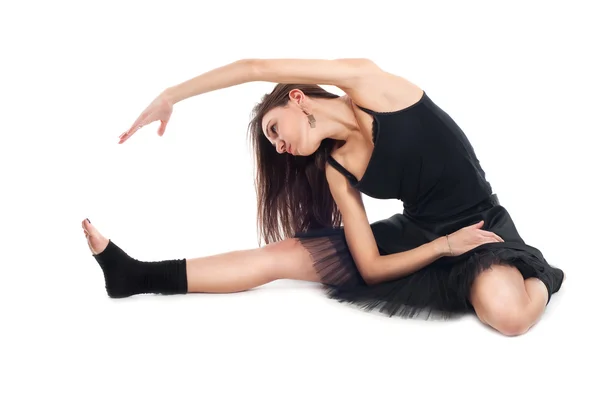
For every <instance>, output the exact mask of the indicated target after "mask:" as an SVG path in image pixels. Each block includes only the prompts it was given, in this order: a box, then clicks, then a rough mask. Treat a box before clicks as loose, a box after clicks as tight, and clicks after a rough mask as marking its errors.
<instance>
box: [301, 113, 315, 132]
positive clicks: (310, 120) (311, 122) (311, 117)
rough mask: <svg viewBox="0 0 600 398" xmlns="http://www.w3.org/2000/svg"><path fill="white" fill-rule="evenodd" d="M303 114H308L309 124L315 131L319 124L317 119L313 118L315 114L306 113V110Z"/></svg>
mask: <svg viewBox="0 0 600 398" xmlns="http://www.w3.org/2000/svg"><path fill="white" fill-rule="evenodd" d="M302 112H304V113H305V114H306V116H308V123H309V124H310V128H311V129H314V128H315V126H316V124H317V120H316V119H315V117H314V116H313V114H312V113H311V114H309V113H308V112H306V111H305V110H303V111H302Z"/></svg>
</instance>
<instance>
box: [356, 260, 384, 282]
mask: <svg viewBox="0 0 600 398" xmlns="http://www.w3.org/2000/svg"><path fill="white" fill-rule="evenodd" d="M378 258H380V256H379V257H375V258H374V259H371V260H368V261H362V265H361V266H359V271H360V276H361V277H362V279H363V280H364V281H365V283H366V284H367V285H368V286H372V285H376V284H378V283H380V282H383V280H382V275H381V269H380V267H379V265H378V264H379V263H378V261H377V260H378Z"/></svg>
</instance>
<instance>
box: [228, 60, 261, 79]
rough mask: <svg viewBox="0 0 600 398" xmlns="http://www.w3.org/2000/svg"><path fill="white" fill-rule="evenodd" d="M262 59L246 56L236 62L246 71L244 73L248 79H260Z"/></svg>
mask: <svg viewBox="0 0 600 398" xmlns="http://www.w3.org/2000/svg"><path fill="white" fill-rule="evenodd" d="M261 61H262V60H261V59H257V58H244V59H240V60H238V61H236V62H235V63H236V64H237V65H239V66H240V68H241V69H242V70H243V71H244V73H243V74H244V76H245V77H246V78H247V80H248V81H258V80H260V76H261V75H260V73H261Z"/></svg>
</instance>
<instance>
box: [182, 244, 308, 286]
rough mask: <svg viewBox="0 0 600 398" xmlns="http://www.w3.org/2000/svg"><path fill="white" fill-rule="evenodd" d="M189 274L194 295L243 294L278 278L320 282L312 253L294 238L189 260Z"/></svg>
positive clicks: (189, 282)
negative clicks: (195, 293)
mask: <svg viewBox="0 0 600 398" xmlns="http://www.w3.org/2000/svg"><path fill="white" fill-rule="evenodd" d="M187 275H188V291H189V292H190V293H191V292H206V293H209V292H210V293H232V292H240V291H244V290H248V289H251V288H254V287H256V286H260V285H264V284H266V283H269V282H272V281H274V280H277V279H295V280H305V281H312V282H318V281H319V278H318V276H317V273H316V271H315V270H314V269H313V267H312V260H311V259H310V256H309V254H308V252H306V250H304V249H303V248H302V247H301V246H300V244H299V242H298V240H297V239H293V238H290V239H285V240H282V241H280V242H276V243H271V244H269V245H266V246H263V247H261V248H257V249H248V250H237V251H233V252H229V253H222V254H216V255H213V256H208V257H200V258H194V259H188V260H187Z"/></svg>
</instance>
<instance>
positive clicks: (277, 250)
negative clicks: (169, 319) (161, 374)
mask: <svg viewBox="0 0 600 398" xmlns="http://www.w3.org/2000/svg"><path fill="white" fill-rule="evenodd" d="M82 227H83V231H84V234H85V236H86V239H87V243H88V246H89V248H90V250H91V252H92V253H93V254H98V253H101V252H102V251H103V250H105V249H106V247H107V245H108V238H106V237H104V236H103V235H102V234H101V233H100V232H99V231H98V230H97V229H96V228H95V227H94V226H93V225H92V224H90V223H88V222H87V220H84V221H83V222H82ZM186 273H187V284H188V293H234V292H240V291H244V290H248V289H252V288H254V287H257V286H260V285H264V284H266V283H269V282H272V281H274V280H277V279H295V280H304V281H311V282H319V281H320V279H319V277H318V275H317V273H316V271H315V269H314V268H313V262H312V259H311V257H310V254H309V253H308V251H306V250H305V249H304V248H303V247H302V245H301V244H300V242H299V240H298V239H294V238H289V239H284V240H282V241H280V242H275V243H271V244H269V245H266V246H263V247H260V248H257V249H247V250H236V251H232V252H228V253H221V254H215V255H212V256H207V257H199V258H192V259H186Z"/></svg>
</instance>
